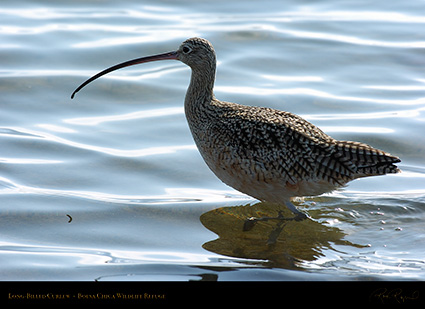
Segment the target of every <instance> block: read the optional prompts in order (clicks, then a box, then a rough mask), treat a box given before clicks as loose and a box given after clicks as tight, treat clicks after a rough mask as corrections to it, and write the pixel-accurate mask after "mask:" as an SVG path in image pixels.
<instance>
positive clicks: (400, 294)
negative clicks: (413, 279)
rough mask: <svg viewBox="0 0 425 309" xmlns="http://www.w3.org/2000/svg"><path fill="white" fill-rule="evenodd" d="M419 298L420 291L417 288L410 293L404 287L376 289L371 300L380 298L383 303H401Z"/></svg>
mask: <svg viewBox="0 0 425 309" xmlns="http://www.w3.org/2000/svg"><path fill="white" fill-rule="evenodd" d="M418 299H419V291H417V290H415V291H413V292H411V293H409V294H407V293H405V292H404V291H403V290H402V289H400V288H396V289H387V288H379V289H376V290H375V291H374V292H373V293H372V294H371V295H370V300H379V301H381V302H382V303H383V304H385V303H388V302H397V303H399V304H402V303H405V302H409V301H414V300H418Z"/></svg>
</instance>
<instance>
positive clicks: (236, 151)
mask: <svg viewBox="0 0 425 309" xmlns="http://www.w3.org/2000/svg"><path fill="white" fill-rule="evenodd" d="M166 59H175V60H180V61H182V62H183V63H185V64H187V65H188V66H190V67H191V69H192V76H191V80H190V85H189V88H188V90H187V93H186V98H185V102H184V108H185V114H186V118H187V121H188V123H189V127H190V130H191V132H192V135H193V138H194V140H195V143H196V146H197V147H198V149H199V151H200V153H201V155H202V157H203V158H204V160H205V162H206V164H207V165H208V166H209V168H210V169H211V170H212V171H213V172H214V174H215V175H216V176H217V177H218V178H220V179H221V180H222V181H223V182H224V183H226V184H227V185H229V186H231V187H233V188H235V189H236V190H238V191H241V192H243V193H245V194H248V195H250V196H252V197H254V198H256V199H259V200H261V201H267V202H271V203H277V204H285V205H286V206H287V207H288V208H289V209H290V210H291V211H292V212H293V213H294V214H295V217H294V218H293V219H296V220H301V219H304V218H306V215H305V214H304V213H302V212H300V211H299V210H297V208H296V207H295V206H294V205H293V204H292V203H291V199H292V198H293V197H297V196H314V195H320V194H322V193H326V192H331V191H333V190H335V189H337V188H339V187H342V186H344V185H345V184H346V183H348V182H349V181H351V180H353V179H356V178H360V177H367V176H377V175H385V174H387V173H397V172H399V171H400V170H399V169H398V168H397V166H395V165H394V163H397V162H400V159H399V158H397V157H395V156H392V155H390V154H388V153H386V152H384V151H382V150H378V149H375V148H372V147H371V146H369V145H366V144H362V143H358V142H350V141H338V140H335V139H333V138H332V137H330V136H329V135H327V134H325V133H323V132H322V131H321V130H320V129H319V128H318V127H316V126H314V125H313V124H311V123H310V122H308V121H306V120H304V119H303V118H301V117H299V116H297V115H294V114H292V113H289V112H284V111H280V110H275V109H271V108H264V107H254V106H245V105H240V104H236V103H230V102H223V101H219V100H217V99H216V98H215V96H214V93H213V86H214V80H215V72H216V55H215V51H214V48H213V46H212V45H211V44H210V42H208V41H207V40H205V39H201V38H191V39H188V40H186V41H184V42H183V43H182V44H181V45H180V47H179V49H178V50H177V51H173V52H169V53H165V54H160V55H155V56H150V57H143V58H138V59H134V60H130V61H127V62H123V63H121V64H118V65H115V66H112V67H110V68H108V69H106V70H104V71H102V72H100V73H98V74H96V75H94V76H93V77H91V78H90V79H88V80H87V81H85V82H84V83H83V84H81V85H80V86H79V87H78V88H77V89H76V90H75V91H74V93H73V94H72V96H71V98H73V97H74V95H75V93H76V92H78V91H79V90H81V88H83V87H84V86H86V85H87V84H88V83H90V82H92V81H94V80H95V79H97V78H99V77H101V76H102V75H105V74H107V73H109V72H112V71H114V70H117V69H120V68H124V67H127V66H131V65H135V64H140V63H145V62H151V61H157V60H166Z"/></svg>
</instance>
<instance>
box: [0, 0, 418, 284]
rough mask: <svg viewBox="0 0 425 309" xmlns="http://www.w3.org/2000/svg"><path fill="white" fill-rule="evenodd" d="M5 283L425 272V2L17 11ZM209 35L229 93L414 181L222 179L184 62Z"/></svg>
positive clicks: (7, 71) (3, 221)
mask: <svg viewBox="0 0 425 309" xmlns="http://www.w3.org/2000/svg"><path fill="white" fill-rule="evenodd" d="M0 35H1V38H2V39H1V42H0V62H1V66H0V91H1V98H0V106H1V113H0V143H1V149H0V205H1V206H0V260H1V264H0V265H1V266H0V268H1V271H0V280H90V281H92V280H123V281H127V280H165V281H174V280H182V281H187V280H246V281H252V280H363V279H364V280H366V279H376V280H378V279H379V280H406V279H409V280H410V279H414V280H416V279H417V280H424V279H425V263H424V256H425V235H424V232H425V228H424V224H423V222H424V220H425V159H424V157H425V137H424V132H425V121H424V120H425V118H424V111H425V97H424V91H425V76H424V70H423V68H424V66H425V14H424V10H423V2H422V1H419V0H416V1H409V2H406V1H395V2H394V1H375V2H373V3H370V2H368V1H345V2H340V1H321V2H317V1H302V3H301V2H299V1H287V2H284V3H283V2H282V1H269V2H267V5H266V4H265V3H264V1H262V2H261V3H260V2H246V1H214V2H205V3H204V2H198V1H196V2H195V1H173V2H171V1H143V2H140V1H139V2H137V4H135V3H133V2H131V1H127V2H122V1H120V2H112V1H62V2H60V4H59V3H58V2H56V1H38V2H37V1H27V2H25V1H19V2H16V1H3V4H2V8H1V9H0ZM192 36H201V37H205V38H207V39H209V40H210V41H211V42H212V43H213V44H214V47H215V49H216V52H217V56H218V60H219V63H218V72H217V82H216V88H215V93H216V96H217V98H219V99H222V100H226V101H234V102H238V103H243V104H247V105H261V106H268V107H273V108H277V109H282V110H287V111H290V112H294V113H297V114H299V115H301V116H303V117H305V118H306V119H308V120H309V121H311V122H313V123H314V124H316V125H318V126H319V127H321V128H322V129H323V130H324V131H325V132H327V133H329V134H330V135H332V136H333V137H335V138H338V139H342V140H355V141H361V142H364V143H368V144H371V145H373V146H375V147H377V148H381V149H385V150H386V151H388V152H391V153H392V154H395V155H397V156H399V157H400V158H401V159H402V163H401V164H400V168H401V169H402V170H403V173H401V174H397V175H390V176H385V177H376V178H370V179H362V180H358V181H354V182H352V183H351V184H350V185H349V186H348V187H347V188H345V189H344V190H342V191H338V192H334V193H332V194H329V195H324V196H320V197H314V198H306V199H305V200H304V201H300V203H299V205H300V206H299V207H300V209H301V210H303V211H307V212H308V213H309V215H310V216H311V217H312V219H311V220H308V221H304V222H287V223H285V224H283V223H279V222H276V221H268V222H261V223H258V224H257V225H255V226H254V227H253V229H252V230H251V231H248V232H243V231H242V226H243V223H244V220H245V219H246V218H247V217H250V216H258V215H273V214H277V210H276V209H274V208H273V207H272V206H271V205H267V204H261V203H258V201H256V200H254V199H252V198H250V197H247V196H245V195H242V194H240V193H238V192H236V191H234V190H232V189H231V188H229V187H227V186H225V185H224V184H222V183H221V182H220V181H219V180H218V179H217V178H216V177H215V176H214V175H213V174H212V173H211V172H210V171H209V170H208V168H207V167H206V165H205V164H204V162H203V161H202V159H201V157H200V155H199V153H198V151H197V149H196V147H195V146H194V143H193V140H192V137H191V136H190V132H189V130H188V126H187V123H186V120H185V118H184V114H183V100H184V95H185V90H186V88H187V85H188V82H189V77H190V71H189V68H187V67H186V66H184V65H183V64H181V63H178V62H171V61H170V62H166V61H165V62H161V63H152V64H146V65H144V66H138V67H133V68H131V69H126V70H122V71H118V72H115V73H114V74H111V75H108V76H106V77H104V78H102V79H100V80H98V81H96V82H95V83H93V84H91V85H90V86H89V87H87V88H86V89H84V90H83V91H81V92H80V93H79V94H78V95H77V97H76V98H75V99H74V100H72V101H71V100H70V95H71V93H72V91H73V90H74V89H75V87H76V86H78V85H79V84H80V83H81V82H83V81H84V80H85V79H86V78H88V77H89V76H91V75H93V74H94V73H96V72H98V71H100V70H102V69H104V68H106V67H109V66H111V65H113V64H116V63H119V62H122V61H125V60H129V59H133V58H136V57H141V56H144V55H151V54H155V53H162V52H166V51H170V50H174V49H176V48H177V47H178V45H179V44H180V43H181V42H182V41H183V40H185V39H186V38H189V37H192Z"/></svg>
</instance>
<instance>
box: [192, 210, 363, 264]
mask: <svg viewBox="0 0 425 309" xmlns="http://www.w3.org/2000/svg"><path fill="white" fill-rule="evenodd" d="M280 211H281V212H282V213H283V216H284V217H291V216H292V214H291V213H290V212H289V211H288V210H287V209H279V206H277V205H272V204H268V203H257V204H255V205H253V206H251V205H245V206H233V207H221V208H217V209H213V210H211V211H208V212H206V213H204V214H202V215H201V217H200V220H201V222H202V224H203V225H204V226H205V227H206V228H207V229H209V230H211V231H212V232H214V233H216V234H217V235H218V236H219V238H218V239H215V240H213V241H209V242H207V243H204V244H203V248H204V249H206V250H208V251H211V252H214V253H217V254H221V255H226V256H230V257H237V258H246V259H251V260H252V259H256V260H262V261H264V265H265V266H269V267H279V268H297V269H300V268H301V266H300V263H301V262H303V261H314V260H316V259H318V258H319V257H322V256H324V254H323V253H322V251H324V250H325V249H333V248H332V244H336V245H350V246H355V247H361V246H360V245H355V244H352V243H350V242H348V241H346V240H343V238H344V236H345V235H346V234H345V233H344V232H342V231H341V230H340V229H339V228H337V227H335V226H329V225H326V224H325V223H320V222H318V221H317V220H315V219H307V220H303V221H301V222H296V221H281V220H269V221H261V222H257V223H256V224H255V226H254V227H253V228H252V229H251V230H249V231H243V226H244V223H245V220H246V219H247V218H250V217H266V216H267V217H273V216H277V215H278V213H279V212H280ZM315 212H317V210H312V211H309V214H310V215H311V216H312V217H313V218H314V217H315V215H316V213H315Z"/></svg>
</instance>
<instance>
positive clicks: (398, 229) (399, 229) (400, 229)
mask: <svg viewBox="0 0 425 309" xmlns="http://www.w3.org/2000/svg"><path fill="white" fill-rule="evenodd" d="M395 230H396V231H402V230H403V229H402V228H401V227H396V228H395Z"/></svg>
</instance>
